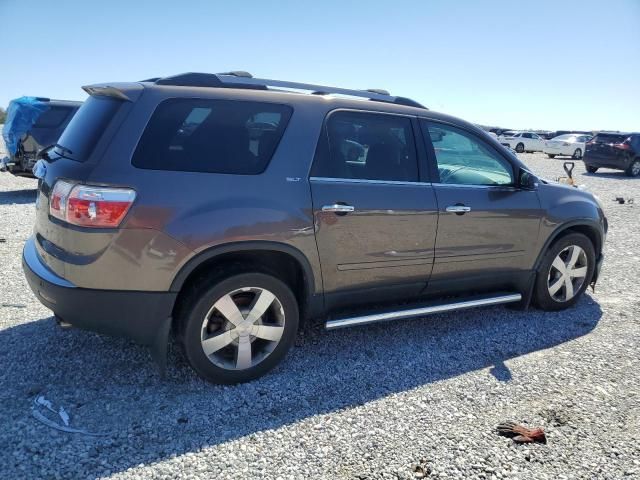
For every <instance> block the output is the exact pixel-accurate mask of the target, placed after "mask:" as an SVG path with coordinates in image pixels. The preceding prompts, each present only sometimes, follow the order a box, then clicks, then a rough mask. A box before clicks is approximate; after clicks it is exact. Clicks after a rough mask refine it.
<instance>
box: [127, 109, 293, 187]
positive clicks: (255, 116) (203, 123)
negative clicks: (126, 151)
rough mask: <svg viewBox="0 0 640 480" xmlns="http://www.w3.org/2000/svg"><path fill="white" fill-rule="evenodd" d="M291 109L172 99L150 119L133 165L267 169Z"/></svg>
mask: <svg viewBox="0 0 640 480" xmlns="http://www.w3.org/2000/svg"><path fill="white" fill-rule="evenodd" d="M291 112H292V110H291V107H287V106H285V105H277V104H273V103H260V102H245V101H236V100H204V99H191V98H173V99H170V100H165V101H164V102H162V103H161V104H160V105H159V106H158V107H157V108H156V110H155V112H154V113H153V115H152V116H151V120H150V121H149V124H148V125H147V128H146V129H145V131H144V133H143V134H142V138H141V139H140V142H139V143H138V147H137V148H136V151H135V153H134V154H133V159H132V164H133V165H134V166H136V167H139V168H146V169H153V170H174V171H183V172H208V173H232V174H239V175H255V174H258V173H261V172H263V171H264V169H265V168H266V167H267V164H268V163H269V161H270V160H271V157H272V156H273V153H274V152H275V149H276V147H277V146H278V143H279V142H280V139H281V138H282V134H283V133H284V130H285V128H286V126H287V123H288V122H289V118H290V117H291Z"/></svg>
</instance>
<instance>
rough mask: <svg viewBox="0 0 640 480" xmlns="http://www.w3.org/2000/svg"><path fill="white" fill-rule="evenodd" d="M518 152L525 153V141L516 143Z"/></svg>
mask: <svg viewBox="0 0 640 480" xmlns="http://www.w3.org/2000/svg"><path fill="white" fill-rule="evenodd" d="M516 152H518V153H524V144H523V143H519V144H517V145H516Z"/></svg>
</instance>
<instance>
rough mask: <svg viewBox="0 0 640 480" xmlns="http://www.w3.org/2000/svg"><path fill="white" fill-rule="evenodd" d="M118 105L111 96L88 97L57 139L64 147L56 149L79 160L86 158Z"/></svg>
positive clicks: (118, 102) (119, 103) (117, 101)
mask: <svg viewBox="0 0 640 480" xmlns="http://www.w3.org/2000/svg"><path fill="white" fill-rule="evenodd" d="M120 105H121V102H120V101H119V100H116V99H113V98H109V97H89V98H88V99H87V101H86V102H84V103H83V104H82V106H81V107H80V110H78V112H77V113H76V114H75V115H74V116H73V118H72V119H71V121H70V122H69V125H67V128H65V130H64V132H63V133H62V136H61V137H60V139H59V140H58V144H59V145H62V146H63V147H64V149H63V150H60V149H56V151H59V153H60V154H62V155H64V156H67V157H70V158H72V159H74V160H77V161H80V162H83V161H85V160H87V158H88V157H89V155H91V152H92V151H93V148H94V147H95V145H96V143H98V140H99V139H100V136H101V135H102V133H103V132H104V130H105V128H106V127H107V125H108V124H109V121H110V120H111V119H112V118H113V115H114V114H115V113H116V111H117V110H118V108H119V107H120Z"/></svg>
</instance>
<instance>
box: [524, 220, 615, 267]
mask: <svg viewBox="0 0 640 480" xmlns="http://www.w3.org/2000/svg"><path fill="white" fill-rule="evenodd" d="M572 227H589V228H591V229H592V230H594V231H595V232H596V233H597V235H598V239H599V241H600V245H599V247H600V251H597V250H598V248H597V247H598V245H594V248H595V249H596V257H599V256H600V254H601V251H602V246H603V243H604V241H603V236H602V231H601V228H600V224H599V223H598V222H596V221H595V220H592V219H590V218H582V219H578V220H571V221H570V222H566V223H562V224H560V225H559V226H558V227H557V228H556V229H555V230H554V231H553V232H552V233H551V235H549V237H548V238H547V240H546V241H545V243H544V245H543V246H542V248H541V249H540V252H538V258H536V262H535V263H534V264H533V270H534V271H535V272H537V271H538V269H539V268H540V263H541V262H542V257H544V254H545V253H546V252H547V250H548V249H549V247H550V246H551V244H552V243H553V242H555V241H556V240H557V239H558V237H559V236H560V235H562V233H563V232H565V231H567V230H569V229H570V228H572Z"/></svg>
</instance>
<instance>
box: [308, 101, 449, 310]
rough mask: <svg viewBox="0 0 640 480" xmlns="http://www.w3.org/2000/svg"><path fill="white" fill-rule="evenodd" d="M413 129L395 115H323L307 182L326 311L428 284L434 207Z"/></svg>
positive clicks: (412, 292)
mask: <svg viewBox="0 0 640 480" xmlns="http://www.w3.org/2000/svg"><path fill="white" fill-rule="evenodd" d="M417 128H418V126H417V123H416V121H415V119H413V118H411V117H408V116H400V115H389V114H382V113H370V112H369V113H367V112H354V111H346V110H340V111H335V112H333V113H331V114H329V116H328V117H327V120H326V122H325V126H324V128H323V131H322V134H321V138H320V141H319V144H318V149H317V152H316V158H315V160H314V165H313V169H312V174H311V178H310V183H311V191H312V197H313V215H314V221H315V232H316V241H317V246H318V252H319V255H320V262H321V265H322V275H323V282H324V289H325V298H326V299H327V303H328V305H329V306H337V305H339V304H343V303H344V304H350V305H352V304H356V303H361V302H368V303H371V302H372V301H373V302H376V301H387V300H394V299H409V298H411V297H414V296H417V295H418V294H420V293H421V292H422V291H423V290H424V288H425V287H426V285H427V282H428V280H429V276H430V274H431V269H432V266H433V249H434V242H435V237H436V227H437V205H436V199H435V195H434V192H433V188H432V187H431V184H430V183H428V182H427V181H425V180H426V178H425V177H424V175H423V176H421V175H420V169H419V165H418V163H419V162H418V157H419V155H418V152H422V154H424V146H423V145H421V146H420V147H419V148H417V146H416V142H415V138H416V135H415V132H414V131H415V129H417ZM423 173H424V172H423Z"/></svg>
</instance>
